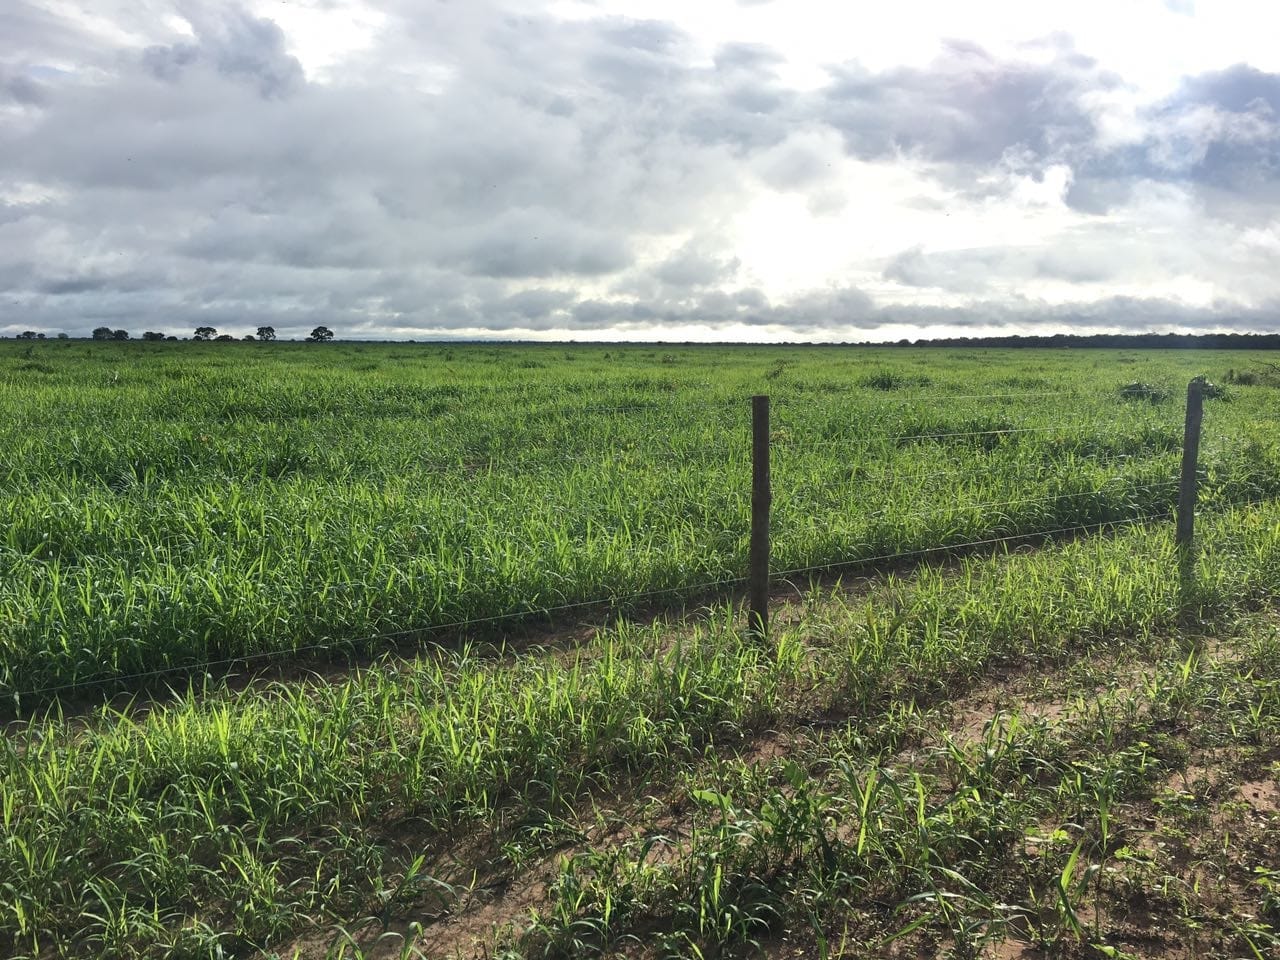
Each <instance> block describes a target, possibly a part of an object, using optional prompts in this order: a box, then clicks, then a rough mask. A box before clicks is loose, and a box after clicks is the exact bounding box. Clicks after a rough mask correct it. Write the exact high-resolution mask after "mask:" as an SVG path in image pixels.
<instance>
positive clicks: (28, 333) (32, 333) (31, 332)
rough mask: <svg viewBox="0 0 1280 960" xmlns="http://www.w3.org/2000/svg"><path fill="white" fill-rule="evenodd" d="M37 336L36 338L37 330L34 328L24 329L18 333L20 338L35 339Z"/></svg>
mask: <svg viewBox="0 0 1280 960" xmlns="http://www.w3.org/2000/svg"><path fill="white" fill-rule="evenodd" d="M35 338H36V332H35V331H34V330H23V331H22V332H21V333H20V334H18V339H19V340H34V339H35Z"/></svg>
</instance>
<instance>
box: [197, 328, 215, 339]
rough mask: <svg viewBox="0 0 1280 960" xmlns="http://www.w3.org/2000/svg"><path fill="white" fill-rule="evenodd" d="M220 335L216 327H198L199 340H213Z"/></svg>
mask: <svg viewBox="0 0 1280 960" xmlns="http://www.w3.org/2000/svg"><path fill="white" fill-rule="evenodd" d="M217 335H218V331H217V329H216V328H214V327H196V339H197V340H212V339H213V338H214V337H216V336H217Z"/></svg>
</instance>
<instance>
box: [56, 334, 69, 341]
mask: <svg viewBox="0 0 1280 960" xmlns="http://www.w3.org/2000/svg"><path fill="white" fill-rule="evenodd" d="M58 339H59V340H70V339H71V334H69V333H60V334H58Z"/></svg>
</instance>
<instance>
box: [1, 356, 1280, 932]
mask: <svg viewBox="0 0 1280 960" xmlns="http://www.w3.org/2000/svg"><path fill="white" fill-rule="evenodd" d="M1272 364H1273V361H1272V360H1271V358H1270V356H1269V355H1260V354H1250V353H1244V352H1240V353H1230V352H1222V351H1202V352H1178V353H1173V352H1146V351H1132V352H1125V351H1084V350H1080V351H1050V350H1026V351H986V350H981V349H971V350H931V349H910V350H907V349H889V348H884V349H875V348H855V347H849V348H840V347H806V348H801V347H638V346H621V347H619V346H599V347H565V346H514V345H510V346H509V345H493V346H489V345H421V344H417V345H415V344H396V345H372V344H370V345H356V344H327V345H311V344H284V343H276V344H252V343H213V344H195V343H159V344H135V343H123V344H114V343H85V342H78V341H61V342H47V343H38V344H18V343H13V342H6V343H0V378H2V379H0V384H2V385H0V411H3V416H2V417H0V433H3V441H4V443H3V451H4V452H3V454H2V455H0V456H2V458H3V459H2V461H0V469H3V471H4V474H5V483H4V487H3V490H4V494H3V509H4V518H3V520H4V523H3V527H2V528H0V529H2V530H3V536H2V539H0V566H2V570H3V575H2V576H0V698H2V700H3V704H4V707H3V709H4V711H5V714H6V717H7V718H9V724H8V727H7V735H6V739H5V741H4V747H3V753H2V754H0V828H2V830H3V832H2V833H0V953H3V954H4V955H15V956H75V957H81V956H84V957H89V956H122V957H133V956H139V957H151V956H156V957H159V956H190V957H204V956H220V955H221V956H234V957H240V956H257V955H260V954H263V953H265V954H267V955H273V954H274V955H279V956H292V955H295V954H301V955H303V956H323V955H325V954H326V953H328V954H329V955H344V954H345V955H346V956H351V957H354V956H358V955H367V956H374V955H378V956H382V955H390V956H396V955H401V954H403V955H406V956H414V955H422V956H442V957H443V956H491V957H492V956H510V957H516V956H528V957H534V956H537V957H543V956H562V957H575V956H590V955H596V956H602V955H603V956H611V955H618V954H623V955H628V956H703V957H711V956H737V955H767V956H777V957H782V956H797V957H799V956H819V955H827V956H837V955H847V956H892V955H904V956H905V955H919V954H920V952H921V951H923V952H924V953H923V955H934V954H935V953H946V952H948V951H949V952H950V953H951V954H952V955H954V956H977V955H980V954H981V953H982V952H983V951H984V950H990V949H994V946H995V945H997V944H1000V943H1002V942H1006V941H1007V942H1008V943H1016V944H1025V945H1026V948H1027V949H1028V950H1030V949H1033V948H1034V949H1039V950H1044V951H1048V953H1047V954H1043V955H1058V956H1122V955H1132V956H1149V955H1162V954H1159V953H1158V951H1159V950H1161V949H1164V946H1170V949H1172V946H1171V945H1172V944H1176V943H1179V942H1181V941H1183V940H1185V939H1186V938H1187V937H1191V936H1194V937H1196V938H1199V939H1198V941H1197V942H1200V943H1202V944H1203V946H1202V950H1203V952H1202V954H1200V955H1205V956H1244V957H1248V956H1257V957H1263V956H1266V955H1267V954H1268V952H1269V951H1271V950H1274V949H1275V948H1276V947H1277V945H1280V939H1278V936H1280V935H1278V934H1277V929H1280V888H1278V887H1277V886H1276V885H1277V884H1280V862H1276V860H1275V857H1274V854H1272V853H1270V852H1269V851H1270V850H1273V849H1275V848H1274V842H1275V841H1276V839H1280V834H1277V831H1280V819H1277V817H1276V810H1275V809H1274V807H1275V804H1274V801H1275V800H1277V799H1280V788H1277V781H1276V779H1275V777H1276V772H1277V768H1276V766H1275V764H1277V763H1278V762H1280V744H1278V743H1277V740H1276V732H1277V730H1278V729H1280V726H1278V725H1280V659H1277V651H1278V650H1280V640H1278V639H1277V631H1276V626H1275V618H1274V602H1275V597H1276V595H1277V592H1280V507H1277V506H1276V505H1274V503H1273V502H1272V501H1273V499H1274V498H1275V497H1276V495H1277V494H1278V493H1280V403H1277V401H1278V400H1280V375H1277V374H1276V372H1275V367H1274V366H1273V365H1272ZM1197 375H1207V376H1208V377H1209V378H1210V379H1211V380H1212V381H1214V382H1216V383H1219V384H1226V388H1225V389H1226V394H1225V396H1221V397H1215V398H1213V399H1210V400H1207V401H1206V404H1205V423H1204V435H1203V441H1202V448H1201V449H1202V454H1201V480H1202V487H1201V501H1200V502H1201V508H1202V516H1201V520H1200V526H1199V528H1198V529H1199V538H1198V559H1197V561H1196V568H1195V571H1194V576H1191V577H1188V576H1186V570H1185V569H1182V570H1180V568H1179V563H1178V557H1177V556H1176V553H1175V551H1174V549H1173V545H1172V520H1171V519H1169V517H1168V515H1169V513H1170V511H1171V509H1172V505H1173V503H1174V502H1175V499H1176V492H1177V488H1176V482H1175V480H1176V477H1177V472H1178V464H1179V459H1180V455H1181V443H1182V421H1183V412H1184V411H1183V402H1182V400H1183V397H1184V396H1185V391H1186V386H1187V383H1188V381H1189V380H1190V379H1191V378H1192V377H1193V376H1197ZM1135 382H1141V383H1145V384H1149V385H1151V386H1152V387H1153V388H1155V390H1154V395H1151V396H1147V395H1143V396H1139V397H1133V396H1126V395H1125V393H1124V389H1123V388H1124V387H1125V386H1126V385H1129V384H1131V383H1135ZM756 393H767V394H769V395H770V397H771V399H772V402H773V424H772V446H773V454H772V456H773V484H774V517H773V520H774V529H773V538H774V548H773V566H774V569H775V570H777V571H782V572H783V576H780V577H779V582H778V600H777V626H776V629H775V630H774V632H773V635H772V636H771V638H770V641H769V642H768V643H767V644H764V643H761V642H760V641H758V640H756V639H754V638H752V637H751V636H750V635H745V634H744V633H743V632H742V630H741V628H742V627H743V625H744V624H743V622H742V621H743V617H742V615H741V612H740V611H739V610H738V609H737V607H736V600H735V593H734V590H733V584H732V581H735V580H736V579H737V578H739V577H741V576H742V575H743V573H744V571H745V567H746V546H747V537H748V517H749V501H750V404H749V398H750V396H751V395H752V394H756ZM1129 521H1133V523H1128V522H1129ZM1102 524H1107V525H1109V526H1108V527H1107V528H1106V529H1105V530H1097V529H1095V528H1096V527H1097V526H1098V525H1102ZM1082 528H1083V529H1082ZM974 544H976V545H977V546H976V547H970V546H967V545H974ZM944 547H954V548H956V549H955V550H954V551H952V552H948V551H945V550H936V551H935V548H944ZM922 550H928V551H931V552H929V553H926V554H920V553H916V551H922ZM904 554H905V555H906V557H905V558H903V559H893V558H896V557H899V556H900V555H904ZM922 559H923V560H924V561H927V562H923V563H922V562H921V560H922ZM859 561H866V563H863V564H862V565H861V566H858V565H857V564H858V562H859ZM849 565H852V566H849ZM826 567H832V569H831V570H828V571H825V572H823V573H821V574H819V573H811V572H809V571H810V568H826ZM842 570H843V571H848V572H856V573H857V576H856V577H855V576H852V575H850V576H847V577H846V578H845V579H844V580H837V579H835V576H836V574H838V573H839V572H841V571H842ZM637 595H639V596H637ZM690 598H691V599H692V602H691V603H689V604H685V603H684V602H683V601H685V600H688V599H690ZM588 601H607V602H604V603H601V604H600V605H599V606H595V605H586V604H587V602H588ZM565 606H568V607H569V609H564V610H554V609H553V608H559V607H565ZM548 610H551V611H552V612H549V613H548V612H546V611H548ZM508 616H509V617H510V619H501V620H496V621H495V620H493V618H503V617H508ZM473 619H478V620H482V621H487V622H482V623H478V624H473V625H466V626H457V625H456V624H457V623H458V622H459V621H468V620H473ZM584 624H585V626H584ZM433 628H434V629H433ZM508 640H510V641H513V642H511V643H507V642H506V641H508ZM245 658H248V659H245ZM229 661H232V662H229ZM234 661H239V662H234ZM260 669H262V670H266V671H267V672H266V673H264V674H262V675H261V676H259V677H258V678H257V679H254V678H253V676H252V674H253V672H254V671H255V670H260ZM229 674H232V675H231V676H229ZM1179 777H1181V779H1180V780H1179V779H1178V778H1179ZM1249 790H1253V791H1254V794H1255V796H1253V798H1252V799H1250V797H1249V796H1246V793H1247V792H1248V791H1249ZM1242 791H1243V792H1242ZM1268 798H1270V799H1268ZM1268 804H1270V805H1271V807H1270V809H1268ZM1222 837H1225V838H1226V840H1225V841H1223V840H1222V839H1221V838H1222ZM1206 844H1207V846H1206ZM1143 918H1146V920H1147V922H1146V923H1145V925H1144V922H1143ZM1144 926H1145V928H1146V930H1147V931H1148V932H1146V933H1140V931H1141V930H1142V929H1143V928H1144ZM1142 937H1146V939H1145V940H1143V939H1142ZM1162 938H1163V939H1162ZM1165 941H1168V943H1167V944H1166V943H1165ZM895 951H898V953H895ZM911 951H916V952H915V953H912V952H911ZM1108 951H1110V952H1108ZM1000 955H1001V956H1017V955H1018V954H1017V953H1007V952H1006V953H1002V954H1000ZM1034 955H1037V954H1028V956H1034ZM1171 955H1172V954H1171ZM1193 955H1196V954H1193Z"/></svg>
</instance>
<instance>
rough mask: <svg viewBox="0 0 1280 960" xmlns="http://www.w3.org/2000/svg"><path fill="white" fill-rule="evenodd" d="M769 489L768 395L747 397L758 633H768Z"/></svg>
mask: <svg viewBox="0 0 1280 960" xmlns="http://www.w3.org/2000/svg"><path fill="white" fill-rule="evenodd" d="M772 503H773V490H772V489H771V486H770V482H769V398H768V397H767V396H755V397H752V398H751V555H750V558H749V559H748V570H747V582H748V586H747V590H748V593H749V602H750V614H749V619H748V621H747V627H748V629H749V630H750V631H751V632H753V633H755V634H756V635H758V636H759V637H761V638H763V637H767V636H768V635H769V508H770V506H771V505H772Z"/></svg>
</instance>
